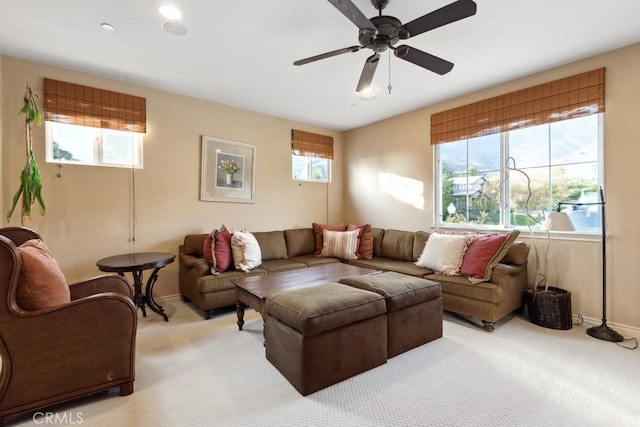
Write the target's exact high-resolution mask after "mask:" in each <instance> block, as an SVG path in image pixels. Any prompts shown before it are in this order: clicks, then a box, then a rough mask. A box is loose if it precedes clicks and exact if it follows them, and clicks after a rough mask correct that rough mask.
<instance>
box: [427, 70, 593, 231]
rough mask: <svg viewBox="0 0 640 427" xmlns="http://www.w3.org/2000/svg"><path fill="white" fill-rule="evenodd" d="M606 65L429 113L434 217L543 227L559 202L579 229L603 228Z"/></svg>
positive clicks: (449, 221) (487, 223)
mask: <svg viewBox="0 0 640 427" xmlns="http://www.w3.org/2000/svg"><path fill="white" fill-rule="evenodd" d="M604 77H605V69H604V68H599V69H596V70H592V71H587V72H584V73H580V74H577V75H574V76H570V77H565V78H562V79H558V80H555V81H552V82H548V83H544V84H540V85H537V86H533V87H530V88H526V89H522V90H519V91H516V92H511V93H507V94H504V95H500V96H497V97H494V98H489V99H485V100H482V101H478V102H475V103H472V104H468V105H463V106H460V107H456V108H453V109H450V110H446V111H443V112H440V113H436V114H433V115H432V116H431V143H432V144H433V145H435V146H436V147H435V159H436V161H437V162H438V169H437V170H438V174H437V175H436V180H437V185H436V197H437V198H436V200H437V206H436V213H437V218H436V223H438V224H443V223H464V224H478V225H486V226H497V225H499V226H505V227H524V226H528V227H532V228H540V224H541V223H542V222H543V221H544V216H545V213H546V212H549V211H551V210H553V209H556V206H557V204H558V202H573V203H585V204H587V205H586V206H565V207H564V208H563V209H565V210H566V211H567V213H568V214H569V216H570V217H571V218H572V219H573V220H574V225H575V226H576V229H578V230H583V231H586V232H596V231H598V230H599V228H600V213H599V211H600V210H599V206H598V205H590V204H591V203H596V202H597V201H598V190H599V187H600V186H601V184H602V177H603V176H604V174H603V171H602V166H603V161H602V152H603V150H602V145H603V142H602V134H603V132H602V121H603V120H602V116H603V113H604V89H605V79H604Z"/></svg>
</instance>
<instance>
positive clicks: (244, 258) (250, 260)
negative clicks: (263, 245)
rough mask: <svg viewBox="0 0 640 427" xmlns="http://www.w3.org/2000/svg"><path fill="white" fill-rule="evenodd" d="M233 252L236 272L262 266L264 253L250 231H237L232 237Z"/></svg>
mask: <svg viewBox="0 0 640 427" xmlns="http://www.w3.org/2000/svg"><path fill="white" fill-rule="evenodd" d="M231 251H232V252H233V263H234V265H235V267H236V270H240V271H244V272H245V273H246V272H248V271H249V270H251V269H253V268H256V267H257V266H259V265H260V264H262V252H261V251H260V245H259V244H258V241H257V240H256V238H255V236H254V235H253V234H251V233H249V232H248V231H235V232H234V233H233V235H232V236H231Z"/></svg>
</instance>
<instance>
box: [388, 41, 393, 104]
mask: <svg viewBox="0 0 640 427" xmlns="http://www.w3.org/2000/svg"><path fill="white" fill-rule="evenodd" d="M387 89H388V90H389V95H391V89H392V87H391V49H389V86H387Z"/></svg>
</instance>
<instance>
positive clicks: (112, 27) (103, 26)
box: [100, 22, 115, 31]
mask: <svg viewBox="0 0 640 427" xmlns="http://www.w3.org/2000/svg"><path fill="white" fill-rule="evenodd" d="M100 26H101V27H102V29H103V30H107V31H113V30H115V27H114V26H113V25H111V24H107V23H106V22H103V23H102V24H100Z"/></svg>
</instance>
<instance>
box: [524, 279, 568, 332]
mask: <svg viewBox="0 0 640 427" xmlns="http://www.w3.org/2000/svg"><path fill="white" fill-rule="evenodd" d="M525 301H526V303H527V311H528V312H529V320H530V321H531V322H532V323H535V324H536V325H538V326H542V327H545V328H551V329H565V330H566V329H571V327H572V326H573V319H572V317H571V292H569V291H566V290H564V289H560V288H554V287H552V286H549V287H548V288H547V291H546V292H545V290H544V287H540V286H539V287H538V292H534V291H533V289H527V290H526V291H525Z"/></svg>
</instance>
